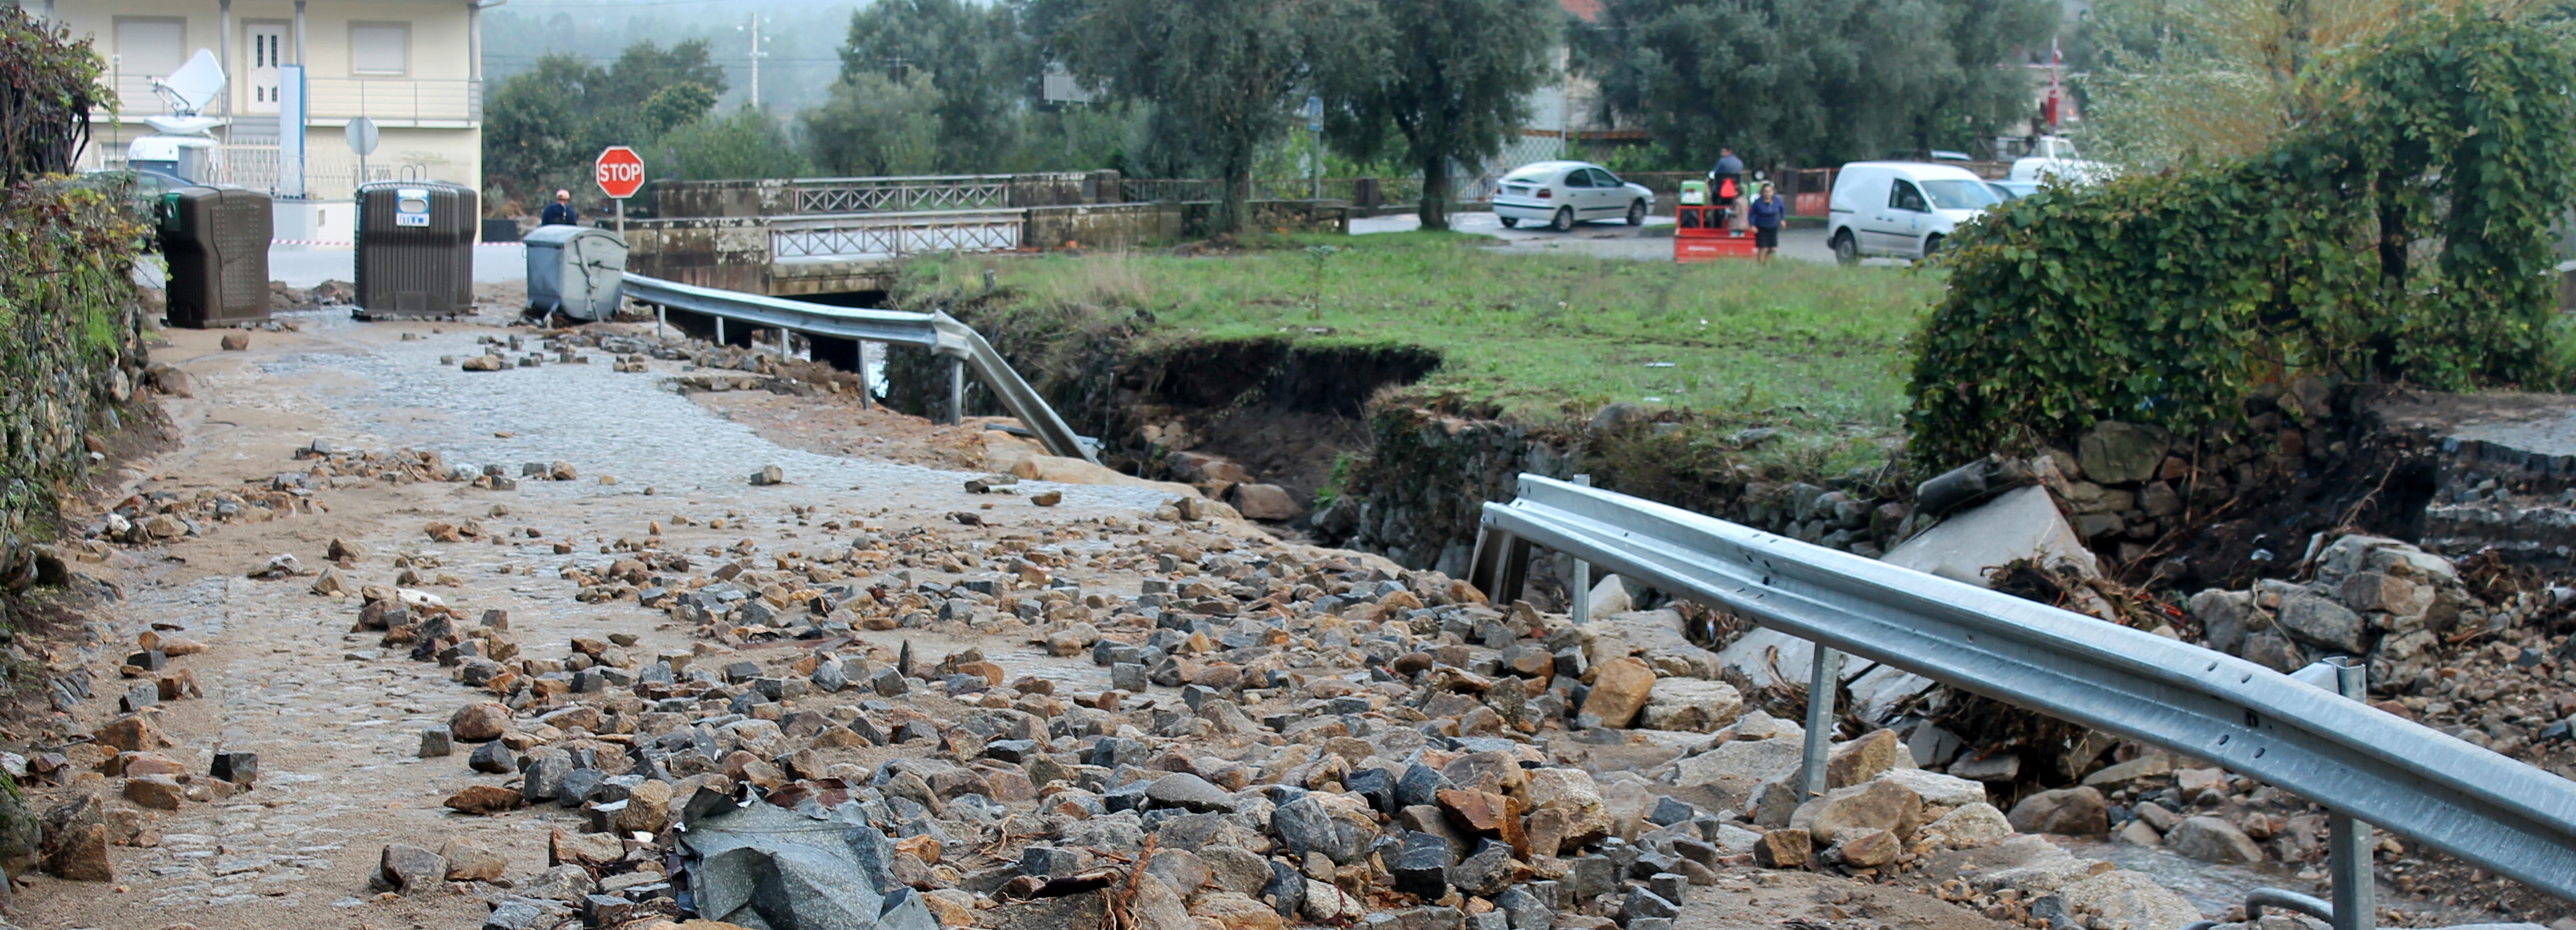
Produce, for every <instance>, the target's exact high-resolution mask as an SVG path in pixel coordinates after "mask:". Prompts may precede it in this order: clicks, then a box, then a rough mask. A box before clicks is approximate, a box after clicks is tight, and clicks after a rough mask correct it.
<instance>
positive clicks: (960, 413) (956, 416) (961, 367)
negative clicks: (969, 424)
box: [948, 358, 966, 426]
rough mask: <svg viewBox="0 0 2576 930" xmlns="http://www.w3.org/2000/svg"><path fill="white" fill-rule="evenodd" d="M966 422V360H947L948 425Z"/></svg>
mask: <svg viewBox="0 0 2576 930" xmlns="http://www.w3.org/2000/svg"><path fill="white" fill-rule="evenodd" d="M964 422H966V360H965V359H962V358H951V359H949V360H948V425H950V426H955V425H957V424H959V423H964Z"/></svg>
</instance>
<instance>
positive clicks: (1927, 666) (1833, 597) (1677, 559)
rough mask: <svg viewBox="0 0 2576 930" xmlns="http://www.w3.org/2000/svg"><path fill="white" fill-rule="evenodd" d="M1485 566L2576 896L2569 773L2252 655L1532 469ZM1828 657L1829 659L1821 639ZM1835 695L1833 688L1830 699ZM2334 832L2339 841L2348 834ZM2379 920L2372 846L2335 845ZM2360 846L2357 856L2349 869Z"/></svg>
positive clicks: (1485, 553) (1492, 576)
mask: <svg viewBox="0 0 2576 930" xmlns="http://www.w3.org/2000/svg"><path fill="white" fill-rule="evenodd" d="M1482 526H1483V532H1482V533H1481V534H1480V536H1479V539H1478V542H1477V554H1476V558H1475V569H1474V572H1475V577H1474V578H1473V580H1474V581H1475V583H1477V584H1478V585H1479V586H1480V587H1483V590H1485V591H1488V592H1493V595H1494V597H1495V599H1496V600H1497V602H1506V601H1509V600H1510V599H1512V598H1513V597H1515V596H1516V595H1517V593H1518V591H1519V589H1520V586H1521V578H1520V573H1521V572H1522V571H1523V570H1525V566H1526V565H1527V564H1528V558H1527V555H1528V553H1529V551H1530V549H1529V547H1530V546H1531V544H1533V543H1535V544H1538V545H1544V546H1546V547H1548V548H1550V549H1554V550H1556V551H1558V552H1562V553H1566V554H1568V555H1571V556H1573V557H1574V558H1576V559H1580V560H1583V561H1585V562H1589V563H1593V564H1597V565H1602V566H1607V567H1608V568H1609V569H1610V570H1612V571H1616V572H1618V573H1619V574H1621V575H1625V576H1629V577H1634V578H1638V579H1641V580H1643V581H1644V582H1646V583H1647V584H1651V585H1653V586H1655V587H1657V588H1660V589H1663V590H1664V591H1667V592H1670V593H1672V594H1674V595H1676V596H1679V597H1685V598H1688V599H1690V600H1694V601H1697V602H1699V603H1702V604H1706V605H1709V606H1712V607H1716V608H1720V609H1723V610H1727V611H1731V612H1734V613H1736V614H1738V615H1741V616H1744V617H1746V618H1748V619H1751V620H1753V621H1754V622H1756V623H1759V624H1761V625H1763V626H1766V627H1770V628H1773V629H1776V630H1780V631H1782V632H1786V633H1790V634H1792V635H1796V636H1800V637H1804V638H1806V639H1809V640H1812V641H1814V642H1817V643H1820V644H1823V645H1825V646H1828V647H1831V648H1833V649H1838V650H1842V651H1845V652H1849V653H1852V654H1854V655H1859V656H1862V657H1864V658H1867V659H1869V660H1872V661H1875V662H1880V663H1884V664H1886V665H1890V666H1894V667H1896V668H1899V669H1903V670H1905V671H1909V672H1913V673H1915V674H1919V675H1922V676H1924V677H1927V678H1931V679H1933V680H1935V681H1939V682H1942V683H1944V684H1948V685H1951V686H1954V687H1958V688H1963V689H1966V690H1968V691H1972V692H1975V693H1978V694H1983V695H1985V696H1988V697H1992V698H1995V699H1998V700H2002V701H2007V702H2010V703H2013V704H2017V705H2020V706H2023V707H2027V708H2031V709H2033V710H2037V711H2040V712H2043V713H2046V714H2049V715H2051V716H2055V717H2059V718H2062V719H2065V720H2068V721H2072V722H2075V723H2080V724H2083V725H2085V726H2088V727H2093V728H2096V729H2100V730H2104V731H2107V732H2111V733H2116V734H2120V735H2122V736H2126V737H2129V738H2132V739H2136V740H2139V741H2141V742H2145V743H2150V744H2153V745H2156V746H2160V747H2163V748H2165V749H2168V750H2170V751H2173V752H2176V753H2179V754H2182V755H2186V756H2191V757H2195V758H2200V759H2207V760H2210V761H2212V762H2214V763H2216V764H2219V765H2222V766H2225V767H2226V768H2228V769H2229V770H2232V771H2237V772H2242V773H2245V774H2247V775H2249V776H2252V777H2254V778H2258V779H2261V780H2262V781H2264V782H2267V783H2270V784H2274V785H2278V786H2281V787H2282V788H2285V789H2287V790H2290V791H2293V792H2296V793H2297V794H2298V795H2300V796H2301V797H2305V798H2308V799H2309V800H2312V801H2315V802H2317V803H2319V804H2323V805H2325V806H2326V807H2327V808H2329V809H2331V810H2333V811H2335V812H2337V813H2339V814H2342V815H2347V816H2350V817H2354V818H2358V819H2360V820H2363V821H2368V822H2369V823H2371V824H2376V825H2378V826H2380V827H2382V828H2385V829H2388V830H2391V831H2394V832H2396V833H2399V834H2402V835H2404V836H2407V837H2409V838H2412V839H2414V840H2416V841H2418V842H2422V843H2424V844H2426V845H2429V846H2432V847H2434V848H2436V849H2440V850H2442V851H2443V852H2446V853H2449V854H2451V855H2454V856H2458V857H2460V858H2462V859H2466V860H2469V861H2471V862H2474V863H2477V864H2478V865H2480V866H2483V867H2485V868H2487V869H2490V870H2492V871H2494V872H2496V873H2498V874H2501V875H2507V876H2511V877H2513V878H2514V879H2516V880H2519V881H2522V882H2524V883H2527V884H2529V885H2531V886H2533V887H2535V888H2540V889H2543V890H2545V891H2548V892H2549V893H2551V894H2555V895H2557V896H2559V897H2561V898H2568V899H2571V900H2576V782H2569V781H2567V780H2565V779H2562V778H2559V777H2557V776H2555V775H2551V774H2549V773H2547V772H2544V771H2541V770H2540V769H2537V768H2534V767H2532V766H2529V765H2525V764H2523V763H2520V762H2516V761H2514V760H2512V759H2508V758H2505V757H2504V756H2501V755H2497V754H2495V753H2493V752H2489V751H2487V750H2484V749H2480V748H2478V747H2476V746H2473V745H2470V744H2468V743H2466V742H2462V741H2460V740H2458V739H2454V738H2452V737H2449V736H2446V735H2443V734H2441V733H2438V732H2435V731H2434V730H2432V729H2430V728H2427V727H2423V726H2419V725H2417V724H2415V723H2413V722H2410V721H2407V720H2404V719H2402V718H2399V717H2396V716H2394V715H2391V714H2388V713H2385V712H2383V711H2380V710H2377V709H2375V708H2372V707H2370V706H2368V705H2367V704H2364V703H2362V702H2360V701H2357V700H2350V699H2347V698H2344V697H2341V696H2338V695H2337V694H2335V693H2333V692H2331V691H2327V690H2321V689H2320V688H2317V687H2314V686H2311V685H2309V684H2307V683H2304V682H2301V681H2299V680H2297V679H2294V678H2292V677H2291V676H2288V675H2283V674H2281V673H2279V672H2275V671H2273V670H2271V669H2269V668H2265V667H2263V666H2260V665H2256V664H2254V663H2252V662H2248V661H2245V660H2243V659H2239V658H2236V657H2234V656H2230V655H2226V654H2224V653H2220V652H2214V651H2211V650H2208V649H2203V648H2200V647H2198V646H2193V645H2189V644H2186V643H2182V642H2177V641H2174V640H2169V639H2165V638H2163V637H2159V636H2155V635H2152V634H2149V633H2145V632H2141V631H2138V630H2132V629H2129V628H2126V627H2121V626H2114V625H2111V624H2107V623H2103V622H2101V621H2099V620H2096V619H2094V618H2091V617H2087V616H2084V615H2081V614H2076V613H2071V612H2068V611H2064V610H2059V609H2057V608H2054V607H2049V606H2047V605H2044V604H2038V603H2034V602H2031V601H2026V600H2023V599H2021V598H2018V597H2014V596H2012V595H2008V594H2002V593H1999V592H1995V591H1990V590H1987V589H1985V588H1981V587H1977V586H1974V585H1968V584H1962V583H1959V582H1956V581H1951V580H1949V579H1945V578H1939V577H1935V576H1932V575H1927V574H1924V573H1921V572H1917V571H1913V570H1911V569H1906V568H1900V567H1897V566H1894V565H1889V564H1886V563H1884V562H1879V561H1875V560H1872V559H1867V558H1862V557H1860V556H1856V555H1852V554H1849V553H1845V552H1838V551H1835V550H1832V549H1827V548H1824V547H1822V546H1815V545H1809V544H1807V543H1802V542H1798V541H1796V540H1793V539H1787V538H1784V537H1781V536H1777V535H1774V534H1771V533H1767V532H1763V531H1760V530H1756V529H1753V528H1751V527H1746V526H1741V525H1738V524H1734V523H1729V522H1726V521H1724V520H1719V519H1716V518H1714V517H1709V516H1705V515H1701V514H1697V513H1692V512H1689V511H1686V510H1682V509H1680V508H1676V507H1670V506H1666V505H1663V504H1658V503H1654V502H1652V501H1647V500H1643V499H1639V498H1635V497H1630V496H1627V495H1624V494H1618V493H1614V492H1610V491H1603V490H1598V489H1594V488H1589V487H1581V486H1577V485H1575V484H1571V483H1568V482H1563V481H1557V480H1554V479H1550V478H1545V477H1541V476H1537V475H1527V474H1524V475H1522V476H1521V480H1520V496H1519V498H1518V499H1516V500H1513V501H1511V502H1509V503H1488V504H1486V505H1485V509H1484V516H1483V519H1482ZM1818 652H1819V653H1820V654H1821V653H1822V652H1824V650H1821V649H1820V650H1818ZM1824 693H1825V694H1828V695H1830V694H1831V693H1832V692H1831V691H1825V692H1824ZM2341 838H2342V837H2338V839H2341ZM2330 845H2331V846H2332V847H2333V852H2334V853H2335V854H2336V857H2337V858H2338V859H2339V860H2344V861H2342V862H2339V863H2338V865H2347V866H2349V867H2350V870H2349V871H2348V870H2347V869H2345V868H2338V869H2337V873H2338V876H2339V877H2341V876H2343V875H2353V874H2357V875H2360V876H2365V878H2363V879H2361V881H2360V885H2359V887H2357V888H2347V887H2346V883H2345V882H2343V881H2338V882H2337V889H2336V890H2337V898H2338V902H2339V903H2340V902H2341V901H2342V900H2344V899H2346V897H2347V895H2348V894H2357V895H2359V897H2358V898H2357V899H2355V900H2356V902H2357V903H2358V904H2360V905H2361V906H2359V907H2355V908H2351V909H2349V910H2347V911H2346V912H2345V913H2343V914H2339V915H2338V916H2339V917H2342V918H2344V919H2339V920H2337V921H2336V925H2337V926H2338V927H2367V926H2368V925H2369V922H2370V920H2371V919H2372V918H2373V917H2374V916H2375V915H2374V913H2373V909H2372V908H2371V907H2369V906H2368V900H2369V899H2368V896H2367V889H2368V887H2369V886H2368V882H2367V878H2366V876H2367V875H2368V874H2369V861H2370V860H2369V850H2368V844H2367V843H2352V842H2338V843H2332V844H2330ZM2353 857H2357V861H2354V859H2353Z"/></svg>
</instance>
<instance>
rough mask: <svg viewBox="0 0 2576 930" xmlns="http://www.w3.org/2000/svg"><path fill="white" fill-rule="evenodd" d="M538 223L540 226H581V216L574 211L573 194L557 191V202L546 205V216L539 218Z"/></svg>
mask: <svg viewBox="0 0 2576 930" xmlns="http://www.w3.org/2000/svg"><path fill="white" fill-rule="evenodd" d="M537 222H538V223H539V224H540V225H545V226H578V225H580V224H581V216H580V214H577V213H574V212H573V209H572V192H571V191H567V190H558V191H556V192H555V202H553V203H550V204H547V205H546V212H545V215H544V216H542V217H539V218H538V220H537Z"/></svg>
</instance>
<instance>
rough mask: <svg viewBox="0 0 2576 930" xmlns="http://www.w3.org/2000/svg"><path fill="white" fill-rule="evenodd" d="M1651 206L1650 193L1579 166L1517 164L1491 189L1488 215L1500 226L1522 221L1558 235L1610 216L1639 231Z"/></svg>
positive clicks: (1579, 163)
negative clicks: (1498, 219) (1544, 226)
mask: <svg viewBox="0 0 2576 930" xmlns="http://www.w3.org/2000/svg"><path fill="white" fill-rule="evenodd" d="M1654 207H1655V192H1654V191H1650V190H1647V189H1646V188H1645V186H1644V185H1640V184H1630V183H1628V182H1626V181H1622V180H1619V176H1618V175H1614V174H1611V173H1610V171H1609V169H1607V168H1603V167H1601V166H1600V165H1596V164H1593V163H1591V162H1582V161H1542V162H1533V163H1531V164H1527V165H1522V166H1521V167H1519V168H1515V169H1513V170H1512V173H1510V174H1507V175H1504V176H1503V182H1502V184H1501V185H1500V186H1498V187H1497V188H1496V189H1495V190H1494V215H1495V216H1498V217H1501V218H1502V221H1503V225H1504V226H1505V227H1516V226H1519V225H1520V224H1521V221H1523V220H1527V221H1529V222H1532V223H1545V224H1547V228H1549V229H1553V230H1556V231H1557V232H1564V231H1566V230H1569V229H1573V228H1574V224H1576V223H1580V222H1583V221H1585V220H1606V219H1612V218H1614V217H1624V218H1626V219H1627V221H1628V225H1630V226H1643V225H1645V224H1646V212H1647V211H1649V210H1652V209H1654Z"/></svg>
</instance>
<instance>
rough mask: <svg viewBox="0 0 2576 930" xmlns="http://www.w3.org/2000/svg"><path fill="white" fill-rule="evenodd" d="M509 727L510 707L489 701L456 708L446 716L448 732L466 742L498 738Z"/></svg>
mask: <svg viewBox="0 0 2576 930" xmlns="http://www.w3.org/2000/svg"><path fill="white" fill-rule="evenodd" d="M509 728H510V708H509V707H508V706H506V705H503V704H499V703H494V702H489V701H487V702H484V703H481V704H469V705H466V706H465V707H462V708H458V709H457V711H456V713H455V714H454V715H452V716H450V717H448V718H447V729H448V732H449V733H450V734H452V735H454V737H455V738H456V739H459V740H463V741H465V742H468V743H480V742H485V741H488V740H496V739H500V738H501V734H502V733H504V732H506V731H508V730H509Z"/></svg>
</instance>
